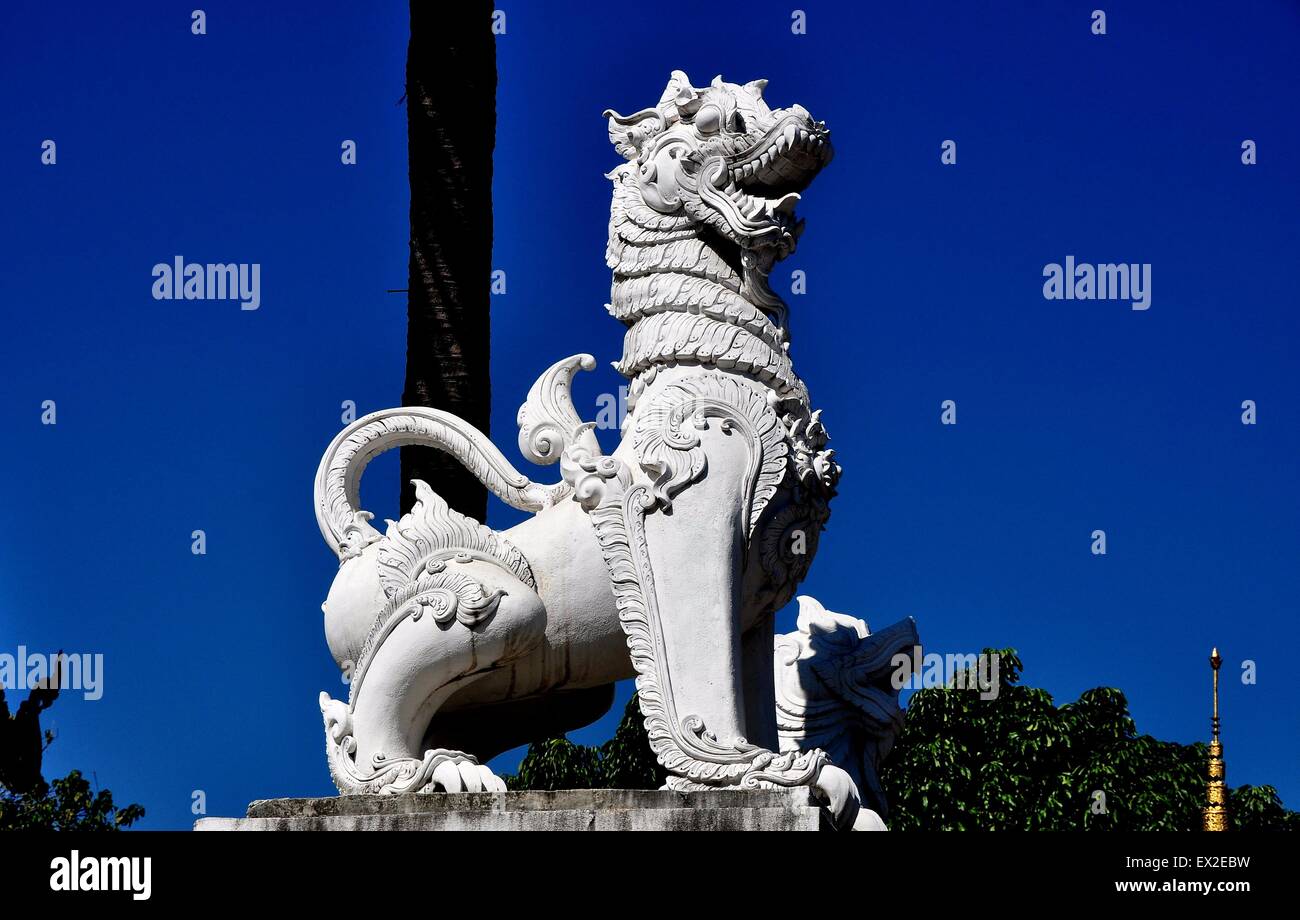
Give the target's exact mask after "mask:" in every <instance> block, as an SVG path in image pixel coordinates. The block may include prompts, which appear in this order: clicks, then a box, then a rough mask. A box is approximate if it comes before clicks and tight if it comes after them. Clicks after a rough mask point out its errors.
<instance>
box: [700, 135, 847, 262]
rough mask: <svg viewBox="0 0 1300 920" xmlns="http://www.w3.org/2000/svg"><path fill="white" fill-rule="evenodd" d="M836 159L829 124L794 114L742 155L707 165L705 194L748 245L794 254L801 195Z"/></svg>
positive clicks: (705, 165) (713, 160)
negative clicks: (780, 249)
mask: <svg viewBox="0 0 1300 920" xmlns="http://www.w3.org/2000/svg"><path fill="white" fill-rule="evenodd" d="M832 155H833V151H832V148H831V145H830V132H829V131H828V130H827V129H826V126H825V125H824V124H822V123H820V122H814V121H812V119H810V118H809V117H808V116H807V115H805V114H803V113H799V112H792V113H790V114H789V115H787V116H785V117H784V118H781V119H780V120H779V121H777V123H776V124H775V125H773V126H772V128H770V129H769V130H768V131H767V132H766V133H765V134H764V135H763V137H762V138H760V139H759V140H758V141H757V142H755V143H754V144H753V146H751V147H750V148H749V149H748V150H746V151H745V152H743V153H741V154H740V155H738V156H736V157H729V158H724V157H721V156H718V157H714V158H713V159H711V160H709V161H708V162H706V163H705V164H704V168H703V171H702V175H701V180H702V181H701V182H700V186H699V189H700V196H701V197H702V198H703V199H704V200H705V201H706V202H707V203H708V204H709V205H711V206H712V207H713V208H714V209H716V210H717V211H719V212H721V213H722V214H723V215H724V217H725V218H726V220H727V224H728V225H729V226H730V228H731V230H732V232H733V233H734V234H735V236H736V238H737V239H738V240H743V241H744V243H743V245H746V246H748V247H761V246H777V247H781V248H784V249H785V250H786V251H789V250H790V249H792V248H793V244H794V239H795V237H797V236H798V233H799V223H800V221H798V220H797V219H796V217H795V213H794V209H795V205H796V204H798V202H799V191H800V190H802V189H804V188H807V187H808V184H809V183H810V182H812V180H813V178H814V177H815V176H816V175H817V173H818V172H819V171H820V170H821V169H822V167H824V166H825V165H826V164H827V163H828V162H830V159H831V156H832Z"/></svg>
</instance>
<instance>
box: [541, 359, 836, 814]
mask: <svg viewBox="0 0 1300 920" xmlns="http://www.w3.org/2000/svg"><path fill="white" fill-rule="evenodd" d="M786 436H787V432H786V429H785V428H784V427H783V426H782V425H781V423H780V422H779V420H778V419H777V418H776V416H775V414H774V413H773V411H772V409H771V406H770V403H769V401H768V400H767V399H766V398H764V397H763V396H762V395H761V394H760V393H759V392H757V391H756V390H755V389H754V388H751V387H749V386H748V385H746V384H744V383H741V382H738V381H737V380H735V379H733V378H729V377H724V376H721V375H716V374H710V373H705V374H700V375H697V376H688V377H685V378H682V379H678V380H676V381H673V382H672V383H671V384H669V385H668V386H666V387H663V388H662V389H659V390H658V391H657V392H655V393H654V394H653V395H652V396H651V397H650V398H648V399H644V400H643V401H642V402H641V403H640V404H639V405H638V406H637V410H636V421H635V423H634V424H633V432H632V438H631V442H630V447H629V444H628V442H625V443H624V445H623V446H622V447H621V448H620V450H619V452H618V453H617V454H615V456H613V457H604V456H600V455H599V454H597V453H595V452H593V451H591V450H589V449H587V448H586V447H584V446H581V445H575V446H574V447H571V448H569V449H568V450H566V453H565V457H564V461H563V469H564V474H565V479H566V481H568V482H569V483H570V484H571V485H572V487H573V494H574V498H575V500H577V501H578V502H580V503H581V504H582V506H583V507H584V508H585V509H586V510H587V511H588V513H589V515H590V517H591V520H592V523H593V525H594V527H595V531H596V537H597V540H598V541H599V544H600V548H601V553H602V555H603V556H604V559H605V564H606V567H607V568H608V570H609V574H610V581H611V585H612V587H613V590H614V596H615V600H616V601H617V604H618V610H619V622H620V624H621V625H622V627H623V630H624V632H625V633H626V635H627V640H628V649H629V651H630V653H631V658H632V663H633V666H634V667H635V669H636V672H637V689H638V691H639V700H640V705H641V712H642V714H643V715H644V716H645V724H646V731H647V734H648V735H649V739H650V746H651V749H652V750H653V751H654V753H655V756H656V757H657V758H658V760H659V762H660V763H661V764H662V765H663V766H664V767H665V768H666V769H667V770H668V772H669V774H670V777H669V780H668V786H669V788H674V789H686V790H689V789H717V788H745V789H758V788H774V787H784V786H808V787H810V788H812V789H814V790H817V791H818V792H819V793H820V794H821V795H822V796H823V798H824V799H826V800H827V802H828V804H829V805H830V807H831V809H832V812H833V815H834V817H835V820H836V823H837V824H839V825H840V826H845V825H851V824H852V822H853V819H854V817H855V816H856V813H857V805H858V797H857V793H856V789H855V788H854V787H853V783H852V781H851V780H849V779H848V777H847V775H846V774H844V773H843V771H842V770H839V769H838V768H836V767H833V766H831V765H830V763H829V758H828V757H827V755H826V754H825V752H823V751H821V750H808V751H792V752H787V753H778V752H776V751H774V750H771V749H770V748H766V747H763V746H760V745H757V744H754V743H752V742H750V741H748V740H747V739H745V738H744V737H743V730H744V729H743V726H744V722H745V718H746V715H747V713H746V708H745V699H744V692H743V687H744V680H743V673H744V667H743V665H744V661H743V656H742V651H741V638H740V637H741V626H742V610H741V604H740V600H741V597H740V594H741V590H740V585H741V577H742V570H743V562H744V559H743V555H744V552H745V547H746V546H747V544H748V541H750V540H751V539H752V536H753V531H754V526H755V523H756V522H757V520H758V519H759V517H760V516H761V514H762V512H763V509H764V508H765V507H766V505H767V503H768V502H769V501H770V500H771V498H772V496H773V495H774V494H775V493H776V490H777V488H778V486H779V485H780V483H781V481H782V479H783V478H784V476H785V471H786V461H787V457H788V444H787V442H786V440H785V438H786ZM633 462H635V463H636V466H635V467H634V466H633V465H632V464H633ZM646 475H649V476H650V477H651V481H647V480H646Z"/></svg>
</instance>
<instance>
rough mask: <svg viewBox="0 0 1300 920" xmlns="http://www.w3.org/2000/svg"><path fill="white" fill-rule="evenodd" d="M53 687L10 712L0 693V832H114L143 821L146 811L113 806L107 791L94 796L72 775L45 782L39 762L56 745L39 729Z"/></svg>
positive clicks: (53, 696) (0, 691)
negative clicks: (50, 747)
mask: <svg viewBox="0 0 1300 920" xmlns="http://www.w3.org/2000/svg"><path fill="white" fill-rule="evenodd" d="M58 695H59V690H58V682H57V681H55V682H54V685H53V687H37V688H35V689H33V690H32V691H31V693H30V694H29V695H28V697H27V699H26V700H24V701H23V702H22V704H20V705H19V707H18V710H17V711H16V712H14V713H12V714H11V713H10V711H9V706H8V704H7V703H6V701H5V695H4V690H3V689H0V830H44V831H115V830H122V829H124V828H128V827H130V826H131V825H132V824H134V823H135V822H136V821H139V820H140V819H141V818H143V817H144V808H143V807H141V806H139V805H127V806H125V807H122V808H119V807H117V806H116V805H114V804H113V794H112V793H111V792H109V791H108V790H107V789H101V790H99V791H98V792H92V791H91V788H90V783H88V782H87V781H86V779H85V777H83V776H82V775H81V771H79V770H73V771H72V772H71V773H69V774H68V775H67V776H65V777H64V778H63V779H56V780H54V781H53V782H52V783H47V782H46V781H45V779H44V778H43V777H42V776H41V760H42V758H43V756H44V754H45V751H46V749H47V748H49V746H50V745H51V744H52V743H53V742H54V735H53V733H52V732H50V731H49V730H48V729H46V730H45V731H42V730H41V727H40V715H41V713H42V712H44V711H45V710H46V709H48V708H50V706H52V705H53V704H54V701H55V699H57V698H58Z"/></svg>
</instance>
